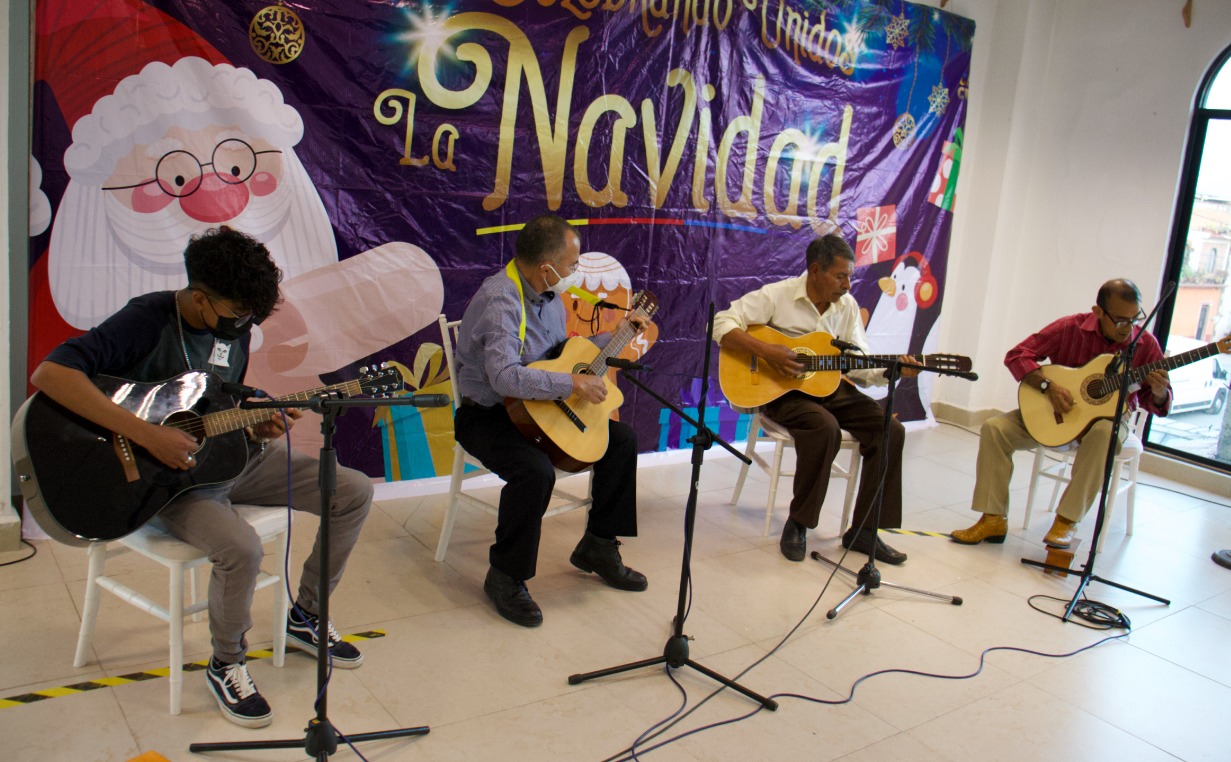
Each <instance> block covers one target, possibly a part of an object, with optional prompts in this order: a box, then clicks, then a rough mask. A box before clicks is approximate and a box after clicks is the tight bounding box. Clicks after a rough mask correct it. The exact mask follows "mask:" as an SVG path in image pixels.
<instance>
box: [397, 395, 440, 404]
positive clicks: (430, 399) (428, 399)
mask: <svg viewBox="0 0 1231 762" xmlns="http://www.w3.org/2000/svg"><path fill="white" fill-rule="evenodd" d="M399 399H405V400H410V406H411V407H448V406H449V395H447V394H412V395H411V396H409V397H401V398H399Z"/></svg>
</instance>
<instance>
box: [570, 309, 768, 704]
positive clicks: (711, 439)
mask: <svg viewBox="0 0 1231 762" xmlns="http://www.w3.org/2000/svg"><path fill="white" fill-rule="evenodd" d="M713 338H714V303H713V302H710V313H709V322H708V324H707V326H706V342H705V368H704V371H703V372H702V374H701V399H700V401H699V402H698V403H697V418H698V419H699V420H696V421H694V420H693V419H692V418H689V417H688V416H687V415H685V414H684V411H682V410H680V409H679V408H678V407H676V406H675V405H673V404H672V403H670V402H668V401H667V400H665V399H663V398H662V396H661V395H659V394H658V393H657V392H655V391H654V390H653V389H651V388H649V387H648V386H646V385H645V384H643V383H642V382H641V380H640V379H638V378H637V377H636V376H634V375H632V374H631V373H630V372H629V371H625V372H624V373H623V374H622V375H623V377H624V378H626V379H628V381H629V382H631V383H632V384H633V385H634V386H636V387H637V388H638V389H640V390H642V391H643V392H645V393H646V394H648V395H650V396H651V397H653V398H654V399H656V400H658V401H659V403H661V404H662V405H663V406H664V407H666V408H668V409H669V410H671V411H672V412H674V413H675V414H676V415H678V416H679V417H680V418H682V419H684V420H685V421H687V422H688V423H690V424H692V425H693V426H695V427H696V428H697V433H696V435H695V436H693V437H690V438H689V440H688V441H689V442H692V486H691V487H690V488H689V490H688V503H687V505H686V506H685V508H684V558H683V561H682V562H681V564H680V589H679V597H678V599H677V601H676V609H675V619H674V620H673V624H674V631H673V632H672V635H671V637H670V638H668V639H667V644H666V646H665V647H664V648H663V654H662V656H655V657H653V658H651V659H644V660H642V661H635V662H631V663H629V664H621V665H620V666H617V667H609V668H607V669H600V670H597V671H595V672H586V673H584V674H578V675H569V678H568V684H569V685H577V684H578V683H582V682H585V681H586V680H593V679H594V678H597V677H606V676H608V675H615V674H619V673H621V672H628V671H629V670H633V669H640V668H641V667H652V666H654V665H656V664H666V665H667V666H668V667H671V668H673V669H679V668H680V667H692V668H693V669H695V670H697V671H698V672H700V673H701V674H703V675H705V676H706V677H709V678H710V679H712V680H715V681H716V682H719V683H722V684H723V685H725V686H726V687H728V688H733V689H735V690H736V691H739V692H740V693H742V694H744V695H745V696H747V697H748V698H750V699H752V700H753V701H755V702H757V703H758V704H760V705H761V706H763V707H765V708H766V709H768V710H770V711H771V712H772V711H774V710H776V709H777V708H778V702H776V701H774V700H773V699H771V698H766V697H765V696H762V695H760V694H759V693H755V692H753V691H751V690H749V689H748V688H745V687H744V686H742V685H740V684H739V683H737V682H735V681H734V680H732V679H730V678H728V677H724V676H723V675H720V674H719V673H717V672H715V671H714V670H712V669H709V668H708V667H706V666H704V665H703V664H699V663H698V662H695V661H693V660H692V659H690V658H688V641H689V640H690V638H689V637H688V636H687V635H685V634H684V619H685V617H686V616H687V615H688V588H689V586H690V584H691V580H692V569H691V564H692V536H693V524H694V523H695V521H696V517H697V491H698V485H699V484H700V479H701V462H702V460H703V459H704V457H705V451H706V450H708V449H709V448H710V447H711V446H712V445H713V444H714V443H718V444H720V445H722V446H723V447H725V448H726V449H727V451H728V452H730V453H731V454H733V455H734V456H735V457H737V458H739V459H740V460H742V461H743V462H745V463H751V461H750V460H749V459H748V458H747V457H746V456H745V455H744V454H743V453H742V452H740V451H739V450H736V449H735V448H734V447H732V446H731V445H730V444H728V443H727V442H724V441H723V440H722V439H721V438H720V437H719V436H718V435H717V434H715V433H714V432H713V431H711V430H710V429H709V428H707V427H706V425H705V398H706V396H707V395H708V393H709V370H710V355H711V346H712V345H713V343H714V341H713Z"/></svg>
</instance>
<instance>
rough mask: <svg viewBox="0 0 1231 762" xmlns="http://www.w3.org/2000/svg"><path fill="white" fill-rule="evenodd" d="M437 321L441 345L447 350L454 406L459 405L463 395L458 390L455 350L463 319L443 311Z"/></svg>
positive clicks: (450, 387) (447, 364) (446, 356)
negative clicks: (451, 318) (446, 314)
mask: <svg viewBox="0 0 1231 762" xmlns="http://www.w3.org/2000/svg"><path fill="white" fill-rule="evenodd" d="M436 322H437V323H439V324H440V345H441V346H442V347H444V350H445V367H446V369H447V370H448V371H449V390H450V391H451V392H452V393H453V406H454V407H457V406H458V405H460V404H462V396H461V392H459V391H458V390H457V372H456V369H455V364H454V363H455V361H454V359H453V352H454V350H455V349H456V348H457V335H458V332H459V330H460V328H461V325H462V321H460V320H449V318H447V317H445V314H444V313H443V312H442V313H440V317H439V318H437V319H436Z"/></svg>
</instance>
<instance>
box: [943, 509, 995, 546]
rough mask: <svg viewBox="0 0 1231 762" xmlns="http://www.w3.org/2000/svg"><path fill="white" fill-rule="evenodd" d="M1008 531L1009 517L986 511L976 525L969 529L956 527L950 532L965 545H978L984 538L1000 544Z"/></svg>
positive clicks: (954, 538)
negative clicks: (994, 514)
mask: <svg viewBox="0 0 1231 762" xmlns="http://www.w3.org/2000/svg"><path fill="white" fill-rule="evenodd" d="M1008 532H1009V519H1008V518H1006V517H1004V516H993V515H992V514H990V513H985V514H983V515H982V516H980V517H979V520H978V521H976V522H975V525H974V526H972V527H970V528H969V529H955V530H953V531H952V532H950V533H949V538H950V539H952V540H953V541H954V542H960V543H961V544H963V545H978V544H979V543H981V542H983V541H984V540H987V541H988V542H994V543H997V544H999V543H1002V542H1004V536H1005V535H1006V534H1008Z"/></svg>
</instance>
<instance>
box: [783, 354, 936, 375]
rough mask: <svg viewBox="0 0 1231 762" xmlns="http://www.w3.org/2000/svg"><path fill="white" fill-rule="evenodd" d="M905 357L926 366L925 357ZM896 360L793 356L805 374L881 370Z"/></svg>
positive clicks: (842, 356) (810, 355)
mask: <svg viewBox="0 0 1231 762" xmlns="http://www.w3.org/2000/svg"><path fill="white" fill-rule="evenodd" d="M907 356H908V357H910V359H912V360H914V361H915V362H918V363H922V364H923V365H927V355H907ZM898 358H899V355H813V354H797V355H795V360H796V361H797V362H799V363H800V364H801V365H803V366H804V370H805V371H807V372H815V371H829V370H837V371H844V370H868V369H871V368H883V367H885V365H884V364H885V363H887V362H894V361H896V360H897V359H898Z"/></svg>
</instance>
